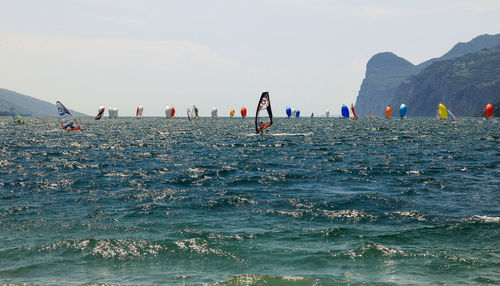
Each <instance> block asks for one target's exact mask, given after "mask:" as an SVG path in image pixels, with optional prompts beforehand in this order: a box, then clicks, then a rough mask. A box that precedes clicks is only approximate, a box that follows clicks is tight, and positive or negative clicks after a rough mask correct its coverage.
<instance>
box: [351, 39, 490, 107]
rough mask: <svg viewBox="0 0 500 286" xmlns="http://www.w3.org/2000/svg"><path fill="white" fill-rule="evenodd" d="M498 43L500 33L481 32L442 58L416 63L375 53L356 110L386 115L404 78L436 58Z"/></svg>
mask: <svg viewBox="0 0 500 286" xmlns="http://www.w3.org/2000/svg"><path fill="white" fill-rule="evenodd" d="M498 45H500V34H498V35H481V36H478V37H476V38H474V39H472V40H471V41H469V42H467V43H458V44H456V45H455V46H454V47H453V48H452V49H451V50H450V51H448V52H447V53H446V54H444V55H443V56H442V57H440V58H434V59H430V60H428V61H426V62H423V63H421V64H419V65H413V64H411V63H410V62H408V61H406V60H405V59H403V58H400V57H398V56H396V55H394V54H392V53H380V54H376V55H374V56H373V57H372V58H371V59H370V60H369V61H368V64H367V66H366V76H365V79H364V80H363V83H362V85H361V88H360V90H359V94H358V97H357V99H356V111H357V112H358V113H359V114H360V115H367V114H368V113H369V112H370V111H371V112H373V114H374V115H376V116H383V115H384V113H385V107H386V106H387V105H388V104H389V103H391V104H393V103H394V101H393V100H392V99H393V97H394V94H395V92H396V90H398V89H399V86H400V85H401V84H402V83H403V81H405V82H406V83H407V80H409V77H410V76H413V75H417V74H419V73H420V72H422V71H423V70H424V69H426V68H427V67H430V66H431V65H432V64H433V63H435V62H439V61H443V60H448V59H453V58H457V57H461V56H463V55H465V54H468V53H474V52H477V51H480V50H482V49H491V48H494V47H496V46H498ZM424 97H425V96H424ZM422 100H425V99H424V98H422ZM406 104H407V105H408V103H406ZM398 106H399V105H398ZM408 108H409V109H408V110H409V111H411V110H413V111H414V112H416V113H415V114H422V113H421V112H419V111H418V110H417V109H415V107H412V106H408ZM410 114H411V113H410ZM467 114H469V113H467Z"/></svg>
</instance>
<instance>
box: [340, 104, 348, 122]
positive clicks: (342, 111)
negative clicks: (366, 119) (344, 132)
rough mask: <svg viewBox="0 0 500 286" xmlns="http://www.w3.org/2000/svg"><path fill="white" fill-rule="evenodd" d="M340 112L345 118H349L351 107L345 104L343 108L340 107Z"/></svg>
mask: <svg viewBox="0 0 500 286" xmlns="http://www.w3.org/2000/svg"><path fill="white" fill-rule="evenodd" d="M340 113H341V114H342V117H343V118H347V119H349V108H347V106H346V105H345V104H343V105H342V108H341V109H340Z"/></svg>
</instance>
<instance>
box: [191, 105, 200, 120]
mask: <svg viewBox="0 0 500 286" xmlns="http://www.w3.org/2000/svg"><path fill="white" fill-rule="evenodd" d="M198 117H199V116H198V107H196V105H193V113H192V115H191V118H198Z"/></svg>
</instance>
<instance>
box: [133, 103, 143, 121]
mask: <svg viewBox="0 0 500 286" xmlns="http://www.w3.org/2000/svg"><path fill="white" fill-rule="evenodd" d="M143 110H144V108H143V107H142V105H139V106H137V110H136V112H135V118H137V119H141V118H142V111H143Z"/></svg>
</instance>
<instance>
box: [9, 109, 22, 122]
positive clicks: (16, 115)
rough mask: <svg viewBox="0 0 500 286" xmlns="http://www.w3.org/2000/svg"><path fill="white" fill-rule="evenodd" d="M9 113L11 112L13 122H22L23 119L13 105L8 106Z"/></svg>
mask: <svg viewBox="0 0 500 286" xmlns="http://www.w3.org/2000/svg"><path fill="white" fill-rule="evenodd" d="M10 113H11V114H12V120H14V123H15V124H24V119H23V118H22V117H21V115H20V114H19V113H18V112H17V110H16V109H15V108H14V106H11V107H10Z"/></svg>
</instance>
